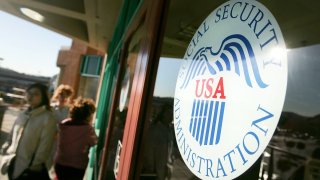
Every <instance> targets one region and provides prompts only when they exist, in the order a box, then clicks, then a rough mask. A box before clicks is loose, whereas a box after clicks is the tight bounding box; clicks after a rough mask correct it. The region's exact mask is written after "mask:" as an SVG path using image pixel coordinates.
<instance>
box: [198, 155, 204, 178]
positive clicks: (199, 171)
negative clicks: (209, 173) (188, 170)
mask: <svg viewBox="0 0 320 180" xmlns="http://www.w3.org/2000/svg"><path fill="white" fill-rule="evenodd" d="M198 158H199V169H198V173H200V174H201V165H202V161H204V160H205V159H204V158H203V157H201V156H198Z"/></svg>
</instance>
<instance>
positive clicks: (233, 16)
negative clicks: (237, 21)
mask: <svg viewBox="0 0 320 180" xmlns="http://www.w3.org/2000/svg"><path fill="white" fill-rule="evenodd" d="M237 4H240V7H241V5H242V2H236V3H234V4H233V6H232V8H231V12H230V16H231V17H232V18H237V17H238V14H237V15H236V16H235V15H233V8H234V7H235V6H236V5H237Z"/></svg>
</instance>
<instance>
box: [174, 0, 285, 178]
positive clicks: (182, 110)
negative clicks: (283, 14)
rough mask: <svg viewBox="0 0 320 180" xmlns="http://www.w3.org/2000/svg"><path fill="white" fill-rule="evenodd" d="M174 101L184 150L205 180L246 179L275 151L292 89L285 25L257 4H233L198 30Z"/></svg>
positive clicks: (189, 163) (179, 141) (224, 6)
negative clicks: (270, 147)
mask: <svg viewBox="0 0 320 180" xmlns="http://www.w3.org/2000/svg"><path fill="white" fill-rule="evenodd" d="M184 59H185V62H184V63H183V65H182V66H181V68H180V71H179V75H178V79H177V84H176V91H175V101H174V128H175V135H176V140H177V145H178V147H179V150H180V154H181V156H182V159H183V160H184V162H185V164H186V165H187V166H188V168H189V169H190V170H191V171H192V172H193V173H194V174H195V175H196V176H198V177H199V178H201V179H216V178H219V179H232V178H236V177H238V176H240V175H241V174H243V173H244V172H245V171H246V170H247V169H249V168H250V167H251V166H252V165H253V164H254V163H255V161H256V160H257V159H258V158H259V157H260V155H261V154H262V153H263V151H264V150H265V148H266V147H267V145H268V143H269V141H270V139H271V137H272V135H273V133H274V131H275V128H276V127H277V123H278V121H279V117H280V114H281V111H282V107H283V103H284V98H285V93H286V86H287V56H286V47H285V42H284V40H283V36H282V33H281V31H280V28H279V25H278V23H277V21H276V20H275V18H274V17H273V15H272V14H271V13H270V11H269V10H268V9H267V8H266V7H265V6H263V5H262V4H260V3H259V2H257V1H249V0H244V1H242V0H241V1H235V0H232V1H228V2H226V3H224V4H222V5H221V6H219V7H218V8H217V9H215V10H214V11H213V12H212V13H211V14H210V15H209V16H208V17H207V18H206V19H205V20H204V21H203V23H202V24H201V25H200V27H199V29H198V30H197V31H196V32H195V34H194V36H193V38H192V40H191V42H190V44H189V46H188V48H187V50H186V53H185V56H184Z"/></svg>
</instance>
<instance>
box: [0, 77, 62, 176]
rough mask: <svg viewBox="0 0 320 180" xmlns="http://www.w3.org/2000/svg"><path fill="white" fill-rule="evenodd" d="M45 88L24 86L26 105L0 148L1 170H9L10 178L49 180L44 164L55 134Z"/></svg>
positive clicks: (43, 86)
mask: <svg viewBox="0 0 320 180" xmlns="http://www.w3.org/2000/svg"><path fill="white" fill-rule="evenodd" d="M47 90H48V88H47V86H45V85H43V84H39V83H36V84H32V85H31V86H30V87H29V88H28V89H27V102H28V105H29V108H28V109H27V110H26V111H24V112H22V113H21V114H20V115H19V116H18V118H17V120H16V121H15V123H14V125H13V128H12V131H11V133H10V135H9V139H8V141H7V142H6V143H5V144H4V145H3V147H2V152H3V154H4V155H3V158H2V162H1V173H2V174H5V173H8V177H9V179H13V180H25V179H41V180H46V179H49V176H48V171H47V169H48V167H46V164H47V160H48V157H49V155H50V153H51V149H52V144H53V141H54V136H55V134H56V122H55V120H54V117H53V114H52V111H51V108H50V100H49V97H48V92H47Z"/></svg>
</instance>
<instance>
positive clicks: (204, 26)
mask: <svg viewBox="0 0 320 180" xmlns="http://www.w3.org/2000/svg"><path fill="white" fill-rule="evenodd" d="M203 30H204V31H203V34H205V33H206V32H207V31H208V30H209V26H207V24H206V21H205V22H203Z"/></svg>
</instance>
